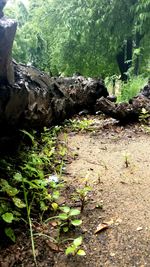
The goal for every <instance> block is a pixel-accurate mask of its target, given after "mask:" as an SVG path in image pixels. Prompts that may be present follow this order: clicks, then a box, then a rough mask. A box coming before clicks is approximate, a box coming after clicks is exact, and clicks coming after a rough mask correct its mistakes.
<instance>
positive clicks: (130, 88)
mask: <svg viewBox="0 0 150 267" xmlns="http://www.w3.org/2000/svg"><path fill="white" fill-rule="evenodd" d="M145 83H146V79H145V78H143V77H142V76H138V77H134V76H133V77H131V79H130V80H129V81H128V82H127V83H122V86H121V89H120V90H121V91H120V95H119V96H118V101H119V102H121V101H128V100H130V99H132V98H133V97H134V96H136V95H137V94H138V93H139V91H140V89H141V88H143V86H144V85H145Z"/></svg>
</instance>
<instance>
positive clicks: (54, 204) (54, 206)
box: [52, 202, 58, 211]
mask: <svg viewBox="0 0 150 267" xmlns="http://www.w3.org/2000/svg"><path fill="white" fill-rule="evenodd" d="M52 208H53V210H54V211H56V210H57V209H58V204H57V203H55V202H53V203H52Z"/></svg>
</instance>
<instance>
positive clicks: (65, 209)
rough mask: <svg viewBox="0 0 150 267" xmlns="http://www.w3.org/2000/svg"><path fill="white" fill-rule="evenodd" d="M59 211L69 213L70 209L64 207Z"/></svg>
mask: <svg viewBox="0 0 150 267" xmlns="http://www.w3.org/2000/svg"><path fill="white" fill-rule="evenodd" d="M60 210H62V211H63V212H65V213H69V211H70V208H69V207H67V206H65V207H60Z"/></svg>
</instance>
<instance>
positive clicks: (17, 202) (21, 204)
mask: <svg viewBox="0 0 150 267" xmlns="http://www.w3.org/2000/svg"><path fill="white" fill-rule="evenodd" d="M13 202H14V204H15V205H16V206H17V207H18V208H20V209H22V208H25V207H26V204H25V203H24V202H23V201H22V200H21V199H20V198H17V197H13Z"/></svg>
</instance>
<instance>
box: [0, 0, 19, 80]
mask: <svg viewBox="0 0 150 267" xmlns="http://www.w3.org/2000/svg"><path fill="white" fill-rule="evenodd" d="M5 4H6V1H4V0H1V1H0V84H13V83H14V70H13V64H12V58H11V52H12V45H13V40H14V37H15V33H16V28H17V23H16V22H15V21H14V20H12V19H8V18H6V17H4V16H3V7H4V6H5Z"/></svg>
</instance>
